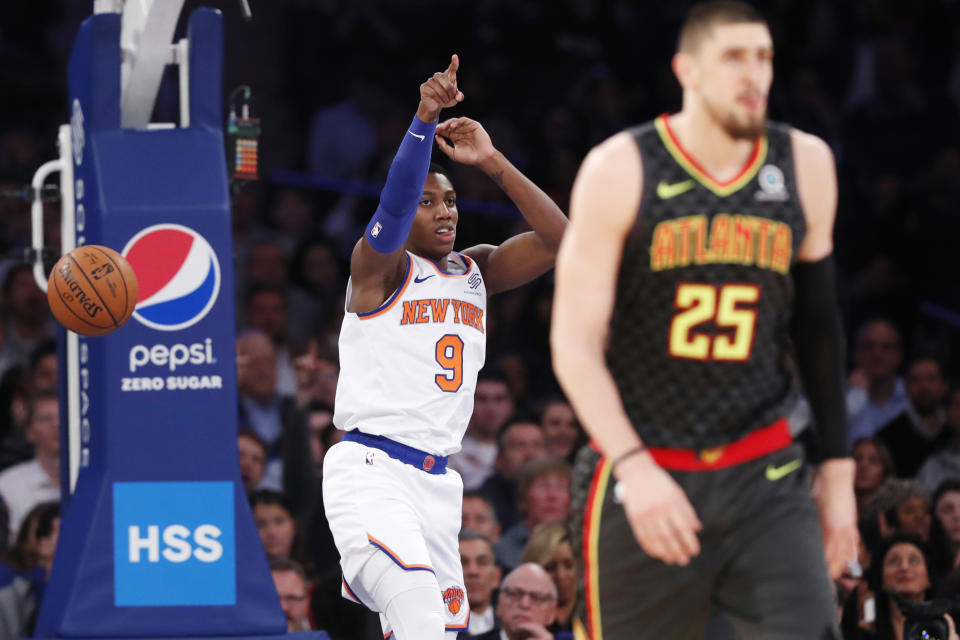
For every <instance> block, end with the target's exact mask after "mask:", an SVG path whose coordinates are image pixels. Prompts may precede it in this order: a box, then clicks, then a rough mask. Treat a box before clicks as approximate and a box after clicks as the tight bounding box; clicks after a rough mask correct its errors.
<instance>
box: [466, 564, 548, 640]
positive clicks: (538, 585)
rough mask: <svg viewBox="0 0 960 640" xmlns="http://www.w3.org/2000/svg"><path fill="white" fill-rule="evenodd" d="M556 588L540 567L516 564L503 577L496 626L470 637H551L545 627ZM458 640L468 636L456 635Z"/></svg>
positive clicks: (511, 639) (512, 639)
mask: <svg viewBox="0 0 960 640" xmlns="http://www.w3.org/2000/svg"><path fill="white" fill-rule="evenodd" d="M556 605H557V588H556V587H555V586H554V584H553V580H551V579H550V574H548V573H547V572H546V571H545V570H544V569H543V567H541V566H540V565H537V564H533V563H532V562H528V563H527V564H523V565H520V566H519V567H517V568H516V569H514V570H513V571H511V572H510V573H509V574H507V577H506V578H504V579H503V582H502V583H501V584H500V597H499V599H498V600H497V618H498V619H499V621H500V625H499V628H495V629H493V630H491V631H488V632H486V633H484V634H481V635H479V636H472V638H473V640H503V638H506V640H552V638H553V634H551V633H550V632H549V631H548V630H547V627H549V626H550V625H551V624H553V620H554V618H555V617H556ZM457 637H458V640H462V639H463V638H465V637H466V638H469V637H471V636H466V635H465V634H460V635H459V636H457Z"/></svg>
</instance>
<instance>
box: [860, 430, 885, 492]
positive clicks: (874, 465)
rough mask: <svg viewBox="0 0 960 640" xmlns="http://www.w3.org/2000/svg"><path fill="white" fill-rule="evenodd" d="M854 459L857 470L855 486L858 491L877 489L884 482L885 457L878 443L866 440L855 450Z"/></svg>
mask: <svg viewBox="0 0 960 640" xmlns="http://www.w3.org/2000/svg"><path fill="white" fill-rule="evenodd" d="M853 461H854V462H855V463H856V465H857V472H856V475H855V476H854V479H853V486H854V488H855V489H856V490H857V491H876V490H877V489H879V488H880V485H881V484H883V459H882V458H881V457H880V452H879V451H878V450H877V445H875V444H874V443H872V442H869V441H864V442H861V443H860V444H858V445H857V446H856V447H855V448H854V450H853Z"/></svg>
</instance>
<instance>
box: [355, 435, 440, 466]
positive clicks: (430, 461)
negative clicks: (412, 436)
mask: <svg viewBox="0 0 960 640" xmlns="http://www.w3.org/2000/svg"><path fill="white" fill-rule="evenodd" d="M343 439H344V440H347V441H348V442H356V443H358V444H362V445H364V446H365V447H373V448H375V449H380V450H381V451H383V452H384V453H386V454H387V455H388V456H390V457H391V458H393V459H395V460H399V461H400V462H403V463H406V464H409V465H410V466H412V467H416V468H417V469H420V470H421V471H426V472H427V473H433V474H435V475H441V474H444V473H446V472H447V457H446V456H435V455H433V454H430V453H427V452H426V451H420V449H414V448H413V447H408V446H407V445H405V444H400V443H399V442H397V441H395V440H391V439H390V438H384V437H383V436H372V435H370V434H368V433H360V432H359V431H347V433H345V434H344V436H343Z"/></svg>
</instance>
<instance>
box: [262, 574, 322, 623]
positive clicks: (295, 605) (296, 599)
mask: <svg viewBox="0 0 960 640" xmlns="http://www.w3.org/2000/svg"><path fill="white" fill-rule="evenodd" d="M270 574H271V575H272V576H273V584H274V585H275V586H276V587H277V595H278V596H280V606H281V607H282V608H283V614H284V615H285V616H286V617H287V631H310V630H312V629H313V625H312V624H311V623H310V606H309V605H310V603H309V599H310V596H309V594H308V593H307V575H306V574H305V573H304V571H303V567H302V566H300V563H299V562H297V561H296V560H291V559H290V558H287V557H284V556H271V557H270Z"/></svg>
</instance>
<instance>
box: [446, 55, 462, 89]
mask: <svg viewBox="0 0 960 640" xmlns="http://www.w3.org/2000/svg"><path fill="white" fill-rule="evenodd" d="M459 68H460V56H458V55H457V54H453V55H452V56H450V66H449V67H447V70H446V71H445V73H446V74H447V78H448V79H449V80H450V82H453V83H456V81H457V69H459Z"/></svg>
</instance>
